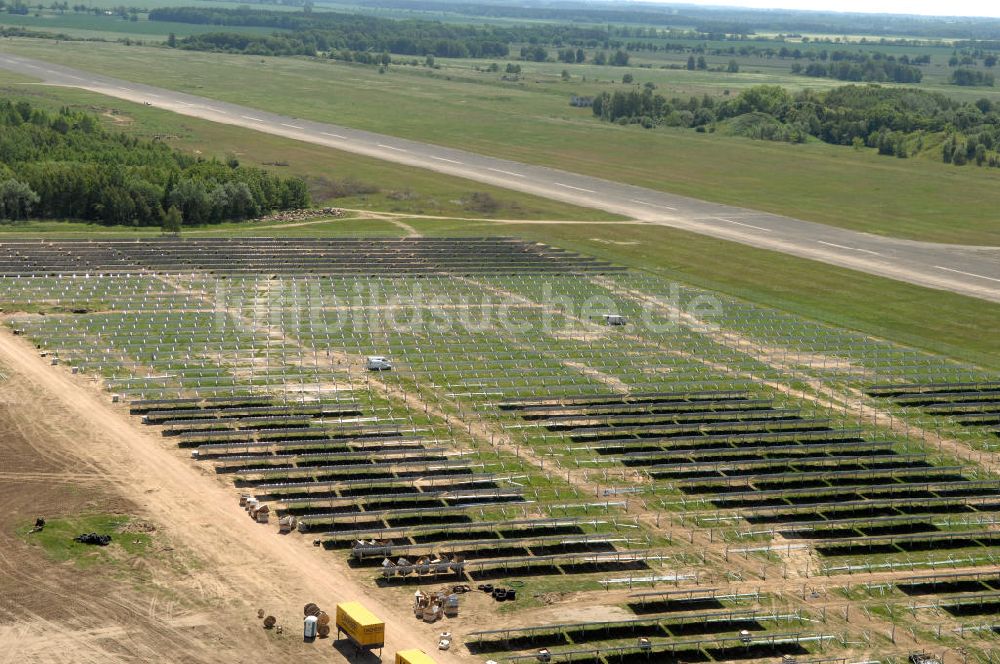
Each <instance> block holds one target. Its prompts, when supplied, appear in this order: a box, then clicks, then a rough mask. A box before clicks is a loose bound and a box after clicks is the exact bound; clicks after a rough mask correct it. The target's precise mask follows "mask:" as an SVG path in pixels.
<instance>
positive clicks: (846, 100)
mask: <svg viewBox="0 0 1000 664" xmlns="http://www.w3.org/2000/svg"><path fill="white" fill-rule="evenodd" d="M578 105H579V104H578ZM591 109H592V112H593V114H594V115H595V116H596V117H598V118H600V119H602V120H605V121H608V122H617V123H619V124H639V125H642V126H644V127H647V128H653V127H656V126H676V127H692V128H695V129H696V130H698V131H703V132H705V131H720V132H725V133H729V134H734V135H741V136H747V137H750V138H756V139H762V140H776V141H789V142H803V141H806V140H808V139H809V138H810V137H814V138H816V139H819V140H821V141H823V142H825V143H831V144H834V145H846V146H854V147H857V148H861V147H870V148H875V149H877V150H878V152H879V154H884V155H892V156H896V157H900V158H905V157H908V156H911V155H913V154H916V153H919V152H927V151H929V150H932V149H935V150H936V149H937V147H935V146H941V147H940V150H941V152H940V155H941V158H942V159H943V161H944V162H946V163H951V164H956V165H963V164H967V163H975V164H978V165H980V166H983V165H988V166H1000V104H994V103H993V102H991V101H990V100H988V99H980V100H978V101H976V102H959V101H956V100H954V99H951V98H950V97H947V96H945V95H942V94H940V93H936V92H927V91H924V90H919V89H915V88H886V87H883V86H880V85H875V84H870V85H845V86H841V87H838V88H834V89H832V90H829V91H826V92H816V91H813V90H803V91H801V92H798V93H795V94H792V93H790V92H789V91H788V90H786V89H785V88H782V87H781V86H776V85H759V86H754V87H751V88H747V89H746V90H744V91H743V92H741V93H740V94H739V95H737V96H736V97H733V98H728V99H720V98H717V97H710V96H708V95H705V96H703V97H690V98H688V99H682V98H679V97H674V98H672V99H667V98H666V97H664V96H663V95H661V94H656V93H654V91H653V88H652V86H646V87H644V88H642V89H640V88H638V87H635V88H633V89H631V90H627V91H616V92H614V93H608V92H604V93H602V94H600V95H598V96H597V97H595V98H594V99H593V101H592V104H591Z"/></svg>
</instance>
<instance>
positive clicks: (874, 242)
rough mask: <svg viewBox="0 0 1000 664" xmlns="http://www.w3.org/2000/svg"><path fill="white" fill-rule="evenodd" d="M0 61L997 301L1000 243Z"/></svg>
mask: <svg viewBox="0 0 1000 664" xmlns="http://www.w3.org/2000/svg"><path fill="white" fill-rule="evenodd" d="M0 67H2V68H4V69H6V70H9V71H12V72H15V73H19V74H23V75H26V76H31V77H33V78H36V79H39V80H41V81H43V82H45V83H48V84H51V85H62V86H69V87H76V88H82V89H86V90H91V91H93V92H98V93H101V94H104V95H108V96H111V97H117V98H120V99H126V100H129V101H133V102H138V103H146V104H149V105H151V106H155V107H157V108H163V109H167V110H170V111H174V112H177V113H181V114H183V115H189V116H193V117H198V118H203V119H205V120H211V121H213V122H220V123H224V124H230V125H237V126H242V127H247V128H249V129H253V130H256V131H262V132H267V133H269V134H275V135H279V136H285V137H288V138H292V139H296V140H300V141H305V142H308V143H314V144H317V145H324V146H327V147H330V148H334V149H337V150H343V151H346V152H352V153H356V154H362V155H366V156H369V157H375V158H377V159H382V160H385V161H389V162H395V163H399V164H405V165H407V166H415V167H418V168H426V169H430V170H433V171H437V172H440V173H444V174H447V175H453V176H458V177H462V178H466V179H469V180H474V181H477V182H483V183H487V184H491V185H495V186H498V187H504V188H506V189H512V190H516V191H523V192H526V193H530V194H534V195H536V196H542V197H544V198H548V199H552V200H558V201H563V202H566V203H572V204H575V205H580V206H584V207H591V208H598V209H601V210H607V211H608V212H613V213H616V214H621V215H625V216H628V217H632V218H634V219H638V220H642V221H644V222H647V223H650V224H655V225H661V226H668V227H671V228H678V229H682V230H686V231H692V232H695V233H700V234H702V235H708V236H711V237H716V238H720V239H724V240H730V241H733V242H739V243H741V244H745V245H749V246H753V247H758V248H762V249H770V250H773V251H780V252H783V253H786V254H790V255H793V256H798V257H801V258H808V259H811V260H817V261H822V262H824V263H829V264H831V265H837V266H840V267H845V268H850V269H853V270H859V271H862V272H867V273H869V274H874V275H878V276H882V277H888V278H891V279H896V280H899V281H905V282H908V283H912V284H917V285H920V286H926V287H929V288H936V289H940V290H947V291H952V292H955V293H960V294H962V295H967V296H970V297H975V298H980V299H983V300H989V301H992V302H1000V247H969V246H960V245H947V244H936V243H929V242H916V241H912V240H900V239H894V238H887V237H881V236H878V235H872V234H869V233H861V232H858V231H852V230H847V229H841V228H836V227H834V226H827V225H824V224H817V223H813V222H809V221H803V220H800V219H793V218H790V217H783V216H780V215H775V214H769V213H766V212H758V211H754V210H750V209H746V208H740V207H734V206H729V205H721V204H718V203H709V202H706V201H701V200H697V199H694V198H687V197H684V196H677V195H674V194H668V193H665V192H660V191H656V190H652V189H646V188H642V187H634V186H632V185H627V184H622V183H619V182H612V181H609V180H603V179H600V178H595V177H590V176H586V175H578V174H575V173H570V172H567V171H562V170H557V169H553V168H547V167H544V166H533V165H529V164H522V163H519V162H515V161H508V160H505V159H496V158H494V157H486V156H483V155H479V154H475V153H472V152H466V151H464V150H456V149H454V148H446V147H441V146H437V145H431V144H428V143H420V142H417V141H411V140H407V139H402V138H396V137H394V136H387V135H385V134H376V133H372V132H367V131H361V130H358V129H351V128H349V127H341V126H338V125H331V124H325V123H321V122H314V121H311V120H303V119H301V118H293V117H288V116H284V115H278V114H275V113H269V112H267V111H263V110H260V109H256V108H250V107H246V106H240V105H237V104H230V103H226V102H222V101H218V100H215V99H208V98H205V97H198V96H194V95H189V94H185V93H181V92H175V91H173V90H167V89H164V88H157V87H152V86H149V85H143V84H142V83H137V82H133V81H125V80H120V79H115V78H110V77H107V76H101V75H98V74H94V73H91V72H87V71H81V70H76V69H71V68H68V67H63V66H60V65H55V64H50V63H47V62H44V61H41V60H34V59H31V58H24V57H21V56H15V55H8V54H4V53H0ZM849 198H850V192H845V205H849V204H850V203H849ZM998 223H1000V219H998Z"/></svg>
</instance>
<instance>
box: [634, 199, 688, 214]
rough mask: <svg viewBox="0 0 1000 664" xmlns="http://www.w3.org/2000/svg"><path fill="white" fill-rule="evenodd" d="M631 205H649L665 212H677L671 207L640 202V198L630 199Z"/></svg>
mask: <svg viewBox="0 0 1000 664" xmlns="http://www.w3.org/2000/svg"><path fill="white" fill-rule="evenodd" d="M628 200H629V202H631V203H638V204H639V205H648V206H649V207H655V208H663V209H664V210H675V211H676V210H677V208H675V207H670V206H669V205H657V204H656V203H647V202H646V201H640V200H639V199H638V198H630V199H628Z"/></svg>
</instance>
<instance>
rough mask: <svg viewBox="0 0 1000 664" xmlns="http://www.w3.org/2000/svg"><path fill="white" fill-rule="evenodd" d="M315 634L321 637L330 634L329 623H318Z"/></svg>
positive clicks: (323, 637)
mask: <svg viewBox="0 0 1000 664" xmlns="http://www.w3.org/2000/svg"><path fill="white" fill-rule="evenodd" d="M316 636H318V637H319V638H321V639H325V638H326V637H328V636H330V626H329V625H319V626H318V627H317V628H316Z"/></svg>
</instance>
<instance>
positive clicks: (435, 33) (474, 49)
mask: <svg viewBox="0 0 1000 664" xmlns="http://www.w3.org/2000/svg"><path fill="white" fill-rule="evenodd" d="M149 20H151V21H173V22H178V23H194V24H202V25H217V26H220V27H228V28H237V27H269V28H275V29H276V30H285V31H288V33H287V34H280V33H279V34H275V35H273V38H277V39H281V38H287V39H290V40H296V39H306V38H307V37H305V35H308V39H311V40H315V41H316V42H317V49H316V50H318V51H333V50H337V51H343V50H348V51H371V52H382V51H386V52H389V53H396V54H399V55H418V56H426V55H435V56H438V57H456V58H461V57H474V58H480V57H506V56H507V55H508V54H509V53H510V45H511V44H514V43H529V44H531V45H536V44H558V45H560V46H562V45H563V44H564V43H570V44H580V45H585V44H592V45H596V44H599V43H603V42H604V40H605V39H606V32H605V30H604V29H602V28H591V27H580V26H571V25H570V26H560V25H535V26H531V25H509V26H489V25H486V26H473V25H458V24H451V23H442V22H438V21H426V20H396V19H386V18H378V17H374V16H366V15H358V14H342V13H337V12H307V11H302V12H290V11H272V10H266V9H257V8H250V7H241V8H237V9H222V8H211V7H164V8H160V9H154V10H152V11H150V12H149ZM199 37H205V35H201V36H199ZM247 40H248V41H247V44H250V45H252V48H262V46H261V45H260V44H261V41H260V40H257V39H256V38H254V37H247ZM178 45H180V46H181V47H185V48H199V47H201V46H211V45H219V47H220V49H221V48H223V47H224V48H227V49H235V48H237V46H236V45H235V43H226V44H224V43H223V42H222V40H221V38H220V37H218V36H212V38H211V40H205V39H199V38H197V37H190V38H187V39H184V40H179V41H178Z"/></svg>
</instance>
